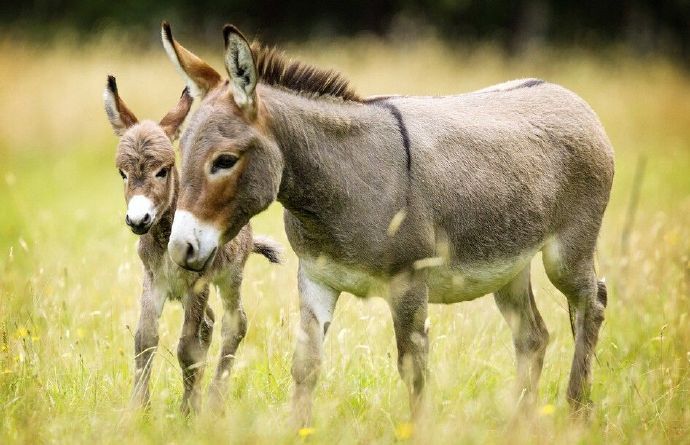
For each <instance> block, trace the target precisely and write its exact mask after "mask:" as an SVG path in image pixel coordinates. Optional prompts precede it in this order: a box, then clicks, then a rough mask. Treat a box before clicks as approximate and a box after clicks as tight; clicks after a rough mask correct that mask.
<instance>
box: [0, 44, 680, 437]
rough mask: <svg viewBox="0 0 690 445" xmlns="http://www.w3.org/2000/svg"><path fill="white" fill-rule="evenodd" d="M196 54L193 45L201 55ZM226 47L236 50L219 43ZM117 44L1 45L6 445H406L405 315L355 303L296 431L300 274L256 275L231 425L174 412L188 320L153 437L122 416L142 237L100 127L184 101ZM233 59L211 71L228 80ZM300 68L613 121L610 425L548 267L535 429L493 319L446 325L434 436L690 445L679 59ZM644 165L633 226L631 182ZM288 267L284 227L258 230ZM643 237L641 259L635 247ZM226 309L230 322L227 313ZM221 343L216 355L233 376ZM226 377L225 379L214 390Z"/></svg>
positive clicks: (139, 52) (398, 88)
mask: <svg viewBox="0 0 690 445" xmlns="http://www.w3.org/2000/svg"><path fill="white" fill-rule="evenodd" d="M183 40H184V39H183ZM219 40H220V39H219ZM126 41H127V39H126V38H119V39H118V38H116V37H114V36H112V35H110V36H107V37H104V38H103V40H102V41H100V42H95V43H91V44H89V45H87V46H77V45H76V44H73V43H70V42H69V41H56V42H55V43H54V44H52V45H50V46H45V47H36V46H33V45H31V44H27V43H23V42H16V41H3V42H0V78H1V79H2V82H0V135H2V138H0V443H46V442H58V443H76V442H98V443H121V442H122V441H123V440H126V441H127V442H131V443H161V442H166V443H186V442H192V441H193V442H200V443H213V442H221V443H223V442H228V441H230V442H236V443H281V442H293V441H295V442H298V441H303V440H307V441H310V442H337V443H372V442H391V441H395V440H404V439H405V437H404V436H406V432H405V431H404V428H403V429H401V428H399V425H400V424H401V423H404V422H405V421H406V419H407V398H406V394H405V390H404V387H403V384H402V383H401V382H400V379H399V377H398V374H397V370H396V366H395V345H394V338H393V332H392V324H391V321H390V314H389V313H388V309H387V306H386V305H385V303H383V302H382V301H379V300H358V299H356V298H354V297H351V296H348V295H345V296H344V297H342V298H341V301H340V303H339V305H338V308H337V310H336V315H335V320H334V322H333V324H332V326H331V328H330V330H329V337H328V339H327V341H326V344H325V351H326V355H325V363H324V366H323V370H322V376H321V380H320V383H319V386H318V390H317V393H316V401H315V406H316V410H315V413H316V416H315V431H314V432H313V434H312V435H311V436H310V437H308V438H306V439H304V438H300V437H299V436H298V435H297V434H296V433H295V431H294V430H292V429H290V427H289V425H288V423H287V421H286V419H287V418H288V414H289V396H290V384H291V380H290V372H289V370H290V359H291V354H292V348H293V344H294V330H295V327H296V324H297V321H298V316H297V309H298V304H297V292H296V283H295V273H296V259H295V257H294V255H292V254H291V253H290V252H289V249H288V255H287V257H288V260H287V264H286V265H284V266H280V267H271V266H269V265H267V264H266V263H265V261H263V260H262V259H260V258H253V259H251V260H250V262H249V265H248V269H247V272H246V275H245V282H244V285H243V294H244V301H245V306H246V310H247V313H248V316H249V333H248V336H247V338H246V339H245V341H244V342H243V343H242V346H241V347H240V350H239V353H238V359H237V363H236V365H235V368H234V371H233V374H232V383H231V394H230V400H229V401H228V413H227V415H226V416H225V417H224V418H222V419H220V420H218V419H216V418H214V417H213V416H212V415H209V414H204V415H202V416H200V417H199V418H196V419H192V420H185V419H182V418H181V417H180V415H179V414H178V411H177V407H178V403H179V401H180V398H181V381H180V372H179V369H178V365H177V360H176V357H175V354H174V352H172V351H174V350H175V345H176V338H177V334H178V330H179V326H180V323H181V317H182V312H181V310H180V308H179V306H177V305H175V304H169V305H168V307H167V308H166V310H165V312H164V315H163V319H162V322H161V342H160V344H161V347H160V350H159V352H158V354H157V357H156V362H155V366H154V371H153V378H152V393H153V401H152V407H151V410H150V411H149V413H148V414H147V415H138V414H132V413H130V412H128V411H127V410H125V406H126V404H127V400H128V395H129V391H130V385H131V383H132V365H133V360H132V355H133V353H132V349H133V347H132V343H133V339H132V331H133V330H134V329H135V324H136V320H137V315H138V295H139V292H140V290H139V283H140V278H141V270H140V265H139V262H138V258H137V257H136V252H135V241H136V238H135V237H134V236H133V235H132V234H131V233H129V231H128V230H127V229H126V228H125V226H124V224H123V221H122V219H123V213H124V205H123V201H122V198H121V193H122V190H121V185H120V179H119V176H118V175H117V173H116V171H115V169H114V161H113V158H114V147H115V143H116V139H115V137H114V136H113V135H112V134H111V132H110V129H109V127H108V125H107V122H106V119H105V115H104V112H103V111H102V101H101V92H102V89H103V87H104V84H105V76H106V74H109V73H112V74H115V75H116V76H117V77H118V83H119V86H120V92H121V94H122V96H123V97H124V99H125V100H126V101H127V102H128V104H129V105H130V106H131V108H132V109H133V110H134V111H135V113H136V114H137V115H138V116H139V117H140V118H160V117H161V116H162V115H163V114H164V113H165V111H167V109H168V108H169V107H170V106H172V105H173V104H174V103H175V101H176V99H177V97H178V96H179V92H180V90H181V89H182V86H183V85H182V82H181V80H180V78H179V77H178V75H177V73H175V71H174V70H173V68H172V67H171V66H170V64H169V62H168V61H167V60H166V59H165V56H164V54H163V51H162V50H155V49H152V50H146V49H141V48H134V49H132V48H129V47H128V46H127V44H126ZM220 46H221V45H220V43H219V45H218V47H217V48H205V49H203V50H202V51H199V52H200V53H201V54H203V55H204V56H205V57H206V59H207V60H208V61H209V62H211V63H212V64H213V65H214V66H216V68H217V69H218V70H219V71H221V72H222V65H220V61H221V53H220V51H221V49H220ZM288 49H289V52H290V53H292V54H294V55H295V56H299V57H301V58H302V59H304V60H307V61H311V62H314V63H317V64H319V65H322V66H331V67H335V68H338V69H340V70H341V71H343V72H344V73H346V74H347V76H348V77H350V78H351V80H352V81H353V83H354V85H355V86H356V87H357V89H358V90H359V91H360V92H361V93H362V94H380V93H405V94H445V93H457V92H462V91H468V90H471V89H476V88H480V87H484V86H487V85H489V84H491V83H495V82H499V81H503V80H507V79H512V78H517V77H523V76H536V77H542V78H545V79H547V80H549V81H553V82H558V83H561V84H563V85H565V86H566V87H569V88H571V89H572V90H574V91H576V92H577V93H579V94H580V95H581V96H582V97H584V98H585V99H586V100H587V101H588V102H589V103H590V104H591V105H592V106H593V108H594V109H595V110H596V111H597V112H598V113H599V115H600V117H601V119H602V120H603V122H604V125H605V127H606V129H607V131H608V133H609V135H610V137H611V140H612V142H613V144H614V147H615V149H616V157H617V172H616V179H615V183H614V189H613V195H612V199H611V204H610V207H609V210H608V212H607V215H606V218H605V222H604V227H603V230H602V235H601V239H600V244H599V253H598V260H599V271H600V274H601V275H604V276H606V278H607V281H608V285H609V292H610V294H609V307H608V309H607V312H606V316H607V318H606V322H605V323H604V326H603V329H602V334H601V339H600V342H599V346H598V348H597V360H596V363H595V365H594V376H595V382H594V388H593V399H594V400H595V402H596V411H595V414H594V417H593V419H592V422H591V424H589V425H581V424H574V423H573V422H571V421H570V419H569V417H568V411H567V406H566V403H565V397H564V391H565V383H566V381H567V376H568V371H569V367H570V360H571V357H572V350H573V345H572V339H571V336H570V330H569V327H568V317H567V312H566V308H565V299H564V297H563V296H562V295H560V294H559V293H558V292H557V291H556V290H555V289H554V288H553V287H552V286H551V285H550V284H549V283H548V280H546V278H545V277H544V274H543V270H542V268H541V265H540V264H539V262H538V261H535V262H534V264H533V269H534V275H535V278H534V280H533V283H534V287H535V293H536V298H537V303H538V305H539V307H540V310H541V313H542V314H543V316H544V319H545V321H546V324H547V326H548V327H549V330H550V332H551V334H552V336H551V338H552V341H551V344H550V345H549V347H548V350H547V354H546V364H545V367H544V373H543V377H542V381H541V385H540V390H541V396H540V402H539V404H540V406H539V408H538V414H537V416H536V418H535V419H534V420H533V421H531V422H529V423H527V424H523V425H519V426H515V425H513V424H512V423H511V421H510V420H511V415H512V413H513V409H514V407H513V404H514V399H513V398H512V384H513V381H514V376H515V370H514V355H513V348H512V344H511V338H510V334H509V332H508V328H507V326H506V325H505V323H504V322H503V320H502V319H501V317H500V315H499V313H498V311H497V310H496V308H495V307H494V304H493V301H492V299H491V298H483V299H479V300H477V301H473V302H469V303H463V304H458V305H454V306H434V307H432V308H431V310H430V315H431V320H432V329H431V356H430V369H431V372H432V374H431V382H430V395H431V400H432V407H433V408H432V409H433V416H432V419H433V420H432V421H431V422H430V424H429V425H426V426H425V427H421V428H420V429H419V430H418V431H417V432H416V434H415V435H414V436H413V437H412V438H410V439H409V440H412V441H417V442H420V443H429V442H434V443H505V442H508V441H510V442H511V443H553V442H559V443H605V442H606V443H614V442H615V443H623V442H636V443H637V442H641V443H657V442H661V443H664V442H666V443H683V442H685V443H687V442H689V441H690V407H689V405H690V403H689V402H690V394H689V391H690V383H689V371H690V329H689V328H688V326H689V322H690V320H689V319H688V312H689V310H690V301H689V298H690V297H689V295H688V291H689V288H690V241H689V240H690V227H689V225H688V215H690V77H689V76H688V74H687V72H683V71H681V70H679V69H677V68H676V67H675V66H674V65H673V64H672V63H669V62H667V61H665V60H663V59H646V60H637V59H635V58H634V57H631V56H629V55H626V54H625V53H624V52H621V51H617V50H611V51H607V52H605V53H598V54H591V53H587V52H584V51H569V52H563V53H561V52H555V51H547V50H541V51H534V52H531V53H528V54H527V55H525V56H524V57H520V58H515V59H508V58H506V57H504V56H503V55H502V54H501V53H500V52H499V51H497V50H496V49H495V48H492V47H490V46H486V47H473V48H465V47H450V46H447V45H443V44H441V43H439V42H437V41H434V40H430V39H427V40H421V41H416V42H406V43H396V44H391V43H386V42H381V41H377V40H371V39H360V40H350V41H339V42H309V43H306V44H303V45H300V46H292V47H289V48H288ZM641 157H644V158H645V159H646V168H645V170H644V173H643V175H641V184H639V186H640V189H639V190H640V192H639V200H638V204H637V208H636V211H635V212H634V220H633V221H630V216H629V215H630V214H631V213H630V212H629V210H628V206H629V202H630V199H631V191H632V190H633V189H634V187H635V185H634V184H633V182H634V171H635V166H636V165H638V162H639V159H640V158H641ZM253 224H254V228H255V232H258V233H266V234H269V235H271V236H273V237H275V238H277V239H279V240H280V241H281V242H283V243H284V244H285V245H286V246H287V241H286V239H285V236H284V234H283V228H282V219H281V209H280V207H279V206H278V205H274V206H272V207H271V208H270V209H269V210H268V211H267V212H265V213H263V214H261V215H259V216H258V217H256V218H255V220H254V221H253ZM626 224H627V226H629V227H631V230H630V235H629V236H628V237H627V241H626V245H625V246H624V245H623V242H622V239H621V238H622V233H621V232H622V230H623V227H624V226H626ZM212 305H213V306H214V309H215V310H216V311H217V312H218V311H220V307H219V304H218V301H217V299H216V298H212ZM218 336H219V331H217V332H216V340H215V341H214V344H213V347H212V350H211V354H210V357H211V362H210V365H211V366H215V363H216V360H217V354H218V340H217V337H218ZM208 374H210V373H208Z"/></svg>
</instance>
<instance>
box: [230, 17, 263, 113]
mask: <svg viewBox="0 0 690 445" xmlns="http://www.w3.org/2000/svg"><path fill="white" fill-rule="evenodd" d="M223 37H224V38H225V69H226V70H227V71H228V75H229V76H230V80H231V81H232V93H233V99H234V100H235V103H236V104H237V106H238V107H240V109H242V110H243V111H245V112H247V113H249V114H250V115H252V114H254V113H255V112H256V82H257V73H256V64H255V62H254V54H252V50H251V48H250V47H249V43H248V42H247V39H245V38H244V36H243V35H242V33H241V32H240V31H239V30H238V29H237V28H235V27H234V26H233V25H225V27H224V28H223Z"/></svg>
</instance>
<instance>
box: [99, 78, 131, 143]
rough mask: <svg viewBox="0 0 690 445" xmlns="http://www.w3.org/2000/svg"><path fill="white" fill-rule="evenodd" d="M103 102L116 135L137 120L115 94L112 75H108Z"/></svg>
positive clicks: (123, 132) (120, 133)
mask: <svg viewBox="0 0 690 445" xmlns="http://www.w3.org/2000/svg"><path fill="white" fill-rule="evenodd" d="M103 102H104V103H105V113H106V114H107V115H108V120H109V121H110V125H112V127H113V131H115V134H116V135H118V136H122V135H123V134H125V131H126V130H127V129H128V128H129V127H131V126H132V125H134V124H136V123H137V122H139V121H138V120H137V117H136V116H135V115H134V113H132V112H131V111H130V110H129V108H127V105H125V103H124V102H123V101H122V99H120V95H119V94H117V82H115V77H114V76H108V84H107V86H106V87H105V91H103Z"/></svg>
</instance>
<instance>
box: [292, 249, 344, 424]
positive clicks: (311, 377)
mask: <svg viewBox="0 0 690 445" xmlns="http://www.w3.org/2000/svg"><path fill="white" fill-rule="evenodd" d="M297 279H298V285H299V298H300V326H299V331H298V333H297V345H296V347H295V354H294V356H293V358H292V379H293V381H294V383H295V389H294V394H293V399H292V402H293V416H294V420H295V422H296V424H297V425H298V426H299V427H302V426H306V425H308V424H309V423H310V422H311V406H312V393H313V391H314V387H315V386H316V381H317V380H318V376H319V371H320V367H321V356H322V353H323V351H322V347H323V341H324V339H325V337H326V332H327V331H328V327H329V326H330V324H331V320H332V318H333V311H334V310H335V304H336V302H337V301H338V296H339V295H340V292H338V291H336V290H335V289H333V288H331V287H328V286H326V285H324V284H321V283H319V282H316V281H314V280H312V278H311V277H309V275H308V273H307V272H306V271H305V267H304V265H303V264H302V263H301V262H300V267H299V271H298V276H297Z"/></svg>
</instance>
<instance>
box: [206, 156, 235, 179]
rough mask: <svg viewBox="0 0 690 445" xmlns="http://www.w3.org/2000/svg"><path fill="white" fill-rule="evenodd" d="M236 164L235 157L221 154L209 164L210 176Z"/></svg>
mask: <svg viewBox="0 0 690 445" xmlns="http://www.w3.org/2000/svg"><path fill="white" fill-rule="evenodd" d="M236 162H237V156H233V155H229V154H223V155H220V156H218V157H217V158H216V159H215V160H214V161H213V164H211V174H213V173H216V172H217V171H218V170H228V169H231V168H232V167H233V166H234V165H235V163H236Z"/></svg>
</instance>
